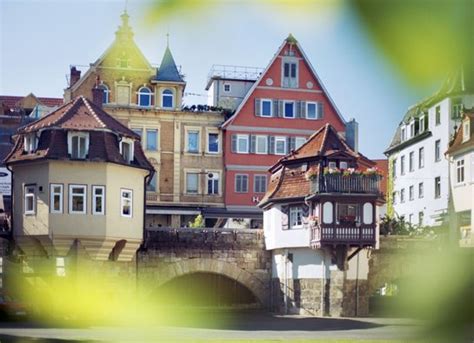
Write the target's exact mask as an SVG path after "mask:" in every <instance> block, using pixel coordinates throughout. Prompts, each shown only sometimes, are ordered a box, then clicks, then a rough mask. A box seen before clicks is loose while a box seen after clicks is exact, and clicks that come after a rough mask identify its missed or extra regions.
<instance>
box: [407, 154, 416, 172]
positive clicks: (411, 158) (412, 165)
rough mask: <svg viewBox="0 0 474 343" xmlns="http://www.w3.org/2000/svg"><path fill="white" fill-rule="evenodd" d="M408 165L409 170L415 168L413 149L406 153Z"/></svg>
mask: <svg viewBox="0 0 474 343" xmlns="http://www.w3.org/2000/svg"><path fill="white" fill-rule="evenodd" d="M408 166H409V168H410V171H411V172H412V171H414V170H415V153H414V152H413V151H412V152H410V155H408Z"/></svg>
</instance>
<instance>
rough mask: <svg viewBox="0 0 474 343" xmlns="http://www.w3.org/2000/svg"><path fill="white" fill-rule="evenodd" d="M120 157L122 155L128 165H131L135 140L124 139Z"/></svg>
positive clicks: (121, 142)
mask: <svg viewBox="0 0 474 343" xmlns="http://www.w3.org/2000/svg"><path fill="white" fill-rule="evenodd" d="M120 155H122V157H123V159H124V160H125V162H127V163H131V162H132V161H133V158H134V156H133V140H131V139H129V138H123V139H122V140H121V141H120Z"/></svg>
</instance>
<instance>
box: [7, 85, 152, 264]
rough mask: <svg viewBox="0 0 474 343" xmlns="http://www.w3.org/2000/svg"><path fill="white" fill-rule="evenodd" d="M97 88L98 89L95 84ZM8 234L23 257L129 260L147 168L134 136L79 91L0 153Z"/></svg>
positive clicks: (137, 236) (139, 228)
mask: <svg viewBox="0 0 474 343" xmlns="http://www.w3.org/2000/svg"><path fill="white" fill-rule="evenodd" d="M96 91H97V93H99V96H100V95H101V94H100V93H101V91H100V90H98V89H97V90H96ZM6 164H7V166H8V168H9V169H11V171H12V174H13V209H14V210H13V235H14V239H15V242H16V243H17V245H18V246H19V247H20V249H21V250H22V251H23V252H24V253H25V254H26V255H27V256H40V257H48V258H50V257H65V256H67V255H68V253H69V252H70V250H71V249H72V247H73V246H74V245H80V246H81V247H82V248H83V249H84V250H85V252H86V253H87V255H88V257H89V258H90V259H92V260H113V261H130V260H132V259H133V257H134V256H135V252H136V250H137V249H138V247H139V246H140V244H141V242H142V239H143V230H144V201H143V199H144V195H145V194H144V192H145V183H146V178H148V177H151V176H152V175H153V168H152V166H151V165H150V163H149V162H148V160H147V159H146V157H145V155H144V153H143V150H142V148H141V144H140V137H139V136H138V135H137V134H135V133H134V132H133V131H131V130H130V129H128V128H127V127H126V126H124V125H122V124H121V123H120V122H119V121H117V120H116V119H114V118H113V117H112V116H110V115H108V114H107V113H106V112H105V111H103V110H102V109H101V107H100V104H99V105H97V104H94V103H93V102H91V101H90V100H88V99H86V98H84V97H77V98H75V99H74V100H71V101H69V102H68V103H66V104H65V105H63V106H61V107H59V108H58V109H57V110H55V111H53V112H52V113H50V114H49V115H46V116H45V117H43V118H41V119H39V120H38V121H36V122H33V123H31V124H29V125H26V126H23V127H22V128H20V129H19V130H18V132H17V135H16V136H15V145H14V147H13V149H12V151H11V152H10V154H9V155H8V156H7V158H6Z"/></svg>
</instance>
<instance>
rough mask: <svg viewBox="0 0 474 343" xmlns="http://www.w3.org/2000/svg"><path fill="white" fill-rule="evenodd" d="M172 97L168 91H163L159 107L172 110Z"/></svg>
mask: <svg viewBox="0 0 474 343" xmlns="http://www.w3.org/2000/svg"><path fill="white" fill-rule="evenodd" d="M173 98H174V95H173V92H172V91H171V90H170V89H165V90H164V91H163V93H161V107H163V108H173V103H174V99H173Z"/></svg>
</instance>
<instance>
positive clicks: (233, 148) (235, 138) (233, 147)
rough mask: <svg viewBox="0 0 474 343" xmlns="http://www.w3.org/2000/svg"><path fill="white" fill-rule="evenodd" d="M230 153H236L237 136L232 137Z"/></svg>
mask: <svg viewBox="0 0 474 343" xmlns="http://www.w3.org/2000/svg"><path fill="white" fill-rule="evenodd" d="M231 151H232V152H237V135H232V148H231Z"/></svg>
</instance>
